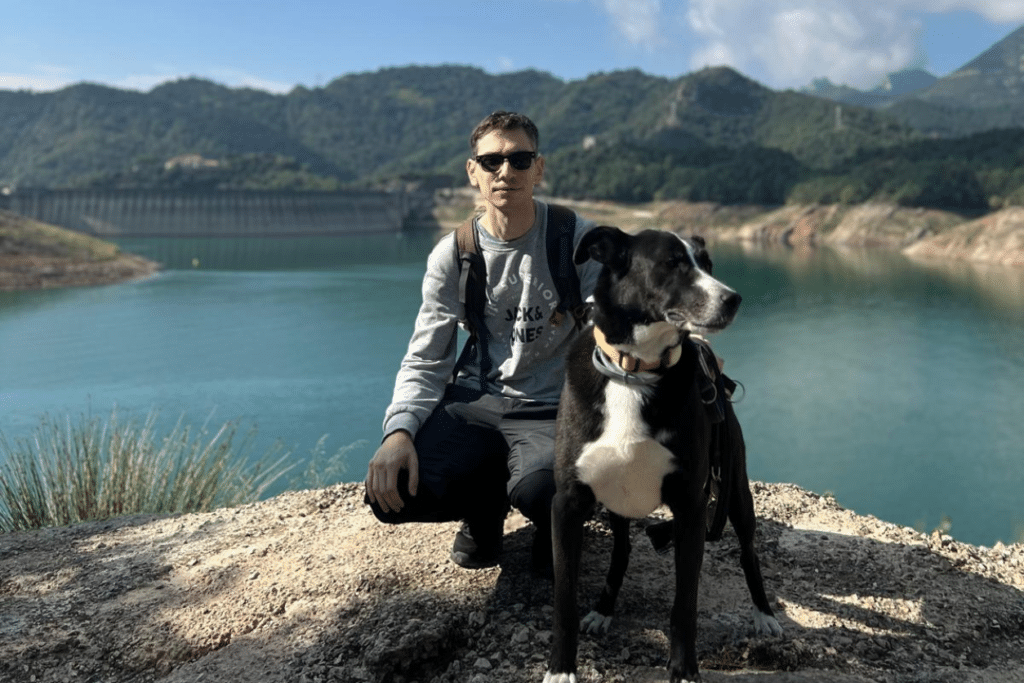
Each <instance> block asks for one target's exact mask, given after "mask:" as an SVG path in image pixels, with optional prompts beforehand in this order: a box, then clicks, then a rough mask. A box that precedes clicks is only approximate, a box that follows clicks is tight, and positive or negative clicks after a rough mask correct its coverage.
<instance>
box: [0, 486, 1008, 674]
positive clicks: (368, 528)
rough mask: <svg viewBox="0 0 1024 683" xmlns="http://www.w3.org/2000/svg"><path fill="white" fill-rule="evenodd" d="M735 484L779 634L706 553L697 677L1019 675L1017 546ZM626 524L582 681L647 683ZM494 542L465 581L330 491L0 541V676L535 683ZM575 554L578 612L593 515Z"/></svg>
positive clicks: (518, 576)
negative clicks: (614, 603)
mask: <svg viewBox="0 0 1024 683" xmlns="http://www.w3.org/2000/svg"><path fill="white" fill-rule="evenodd" d="M754 489H755V498H756V505H757V509H758V514H759V516H760V520H761V521H760V531H759V547H760V549H761V557H762V562H763V565H764V569H765V576H766V581H767V583H768V587H769V592H770V594H772V595H773V596H774V599H775V600H776V605H777V608H778V609H777V611H778V612H779V615H780V622H781V623H782V624H783V626H784V628H785V629H786V634H785V635H784V636H783V637H782V638H775V639H772V638H754V637H752V636H751V634H750V625H751V622H750V615H749V610H750V607H749V605H750V603H749V599H748V597H747V595H746V588H745V586H744V582H743V578H742V573H741V571H740V568H739V563H738V546H737V544H736V542H735V538H734V537H733V536H731V535H727V536H726V538H725V539H723V540H722V541H721V542H718V543H714V544H709V546H708V553H707V557H706V560H705V563H704V572H703V578H702V585H701V601H700V605H701V612H700V622H699V623H700V642H699V650H700V656H701V664H702V667H703V669H704V671H705V680H707V681H711V682H712V683H714V682H715V681H753V682H754V683H769V682H771V681H774V682H776V683H784V682H790V683H792V682H804V681H839V682H840V683H855V682H862V681H886V682H892V683H903V682H906V683H910V682H912V681H913V682H915V683H917V682H920V683H924V682H925V681H929V682H935V681H938V682H943V681H950V682H952V681H957V682H958V683H960V682H963V681H979V682H980V681H986V682H993V681H994V682H996V683H1006V682H1009V681H1024V592H1022V589H1024V546H1021V545H1013V546H997V547H996V548H991V549H987V548H977V547H973V546H969V545H964V544H961V543H958V542H955V541H953V540H952V539H950V538H949V537H944V536H940V535H931V536H926V535H922V534H920V533H918V532H915V531H913V530H910V529H906V528H901V527H897V526H894V525H892V524H888V523H885V522H882V521H879V520H877V519H874V518H870V517H860V516H857V515H855V514H853V513H852V512H849V511H845V510H843V509H841V508H839V507H838V506H837V505H836V504H835V503H834V502H833V501H832V500H830V499H828V498H822V497H819V496H817V495H814V494H811V493H808V492H806V491H804V490H801V489H799V488H797V487H795V486H791V485H784V484H783V485H775V484H773V485H765V484H755V485H754ZM657 514H660V513H657ZM640 526H641V524H637V525H634V555H633V562H632V563H631V566H630V569H629V573H628V575H627V578H626V584H625V585H624V587H623V593H622V598H621V603H620V614H619V618H618V619H617V621H616V623H615V624H614V625H613V628H612V632H611V633H610V634H608V635H607V636H604V637H599V638H595V637H584V638H582V639H581V652H580V671H581V674H582V676H581V680H583V681H622V682H626V681H628V682H630V683H632V682H634V681H662V680H665V675H664V669H663V668H662V667H663V664H664V660H665V656H666V652H667V640H666V631H667V627H668V606H669V602H670V601H671V598H672V589H671V577H672V565H671V560H669V559H668V558H665V557H662V556H659V555H656V554H655V553H654V552H653V551H652V550H651V548H650V546H649V544H648V543H647V540H646V537H645V536H644V534H643V532H642V531H641V529H640ZM507 530H508V535H507V537H506V552H505V555H504V557H503V560H502V564H501V566H500V567H496V568H494V569H487V570H480V571H468V570H464V569H461V568H459V567H457V566H455V565H453V564H451V563H450V562H449V561H448V559H447V556H448V551H449V549H450V544H451V541H452V538H453V536H454V533H455V531H456V525H454V524H440V525H407V526H403V527H387V526H383V525H381V524H379V523H377V522H376V520H374V519H373V517H372V516H371V515H370V514H369V512H368V511H367V510H366V509H365V507H364V506H363V505H362V503H361V491H360V487H359V486H358V485H353V484H348V485H339V486H335V487H332V488H328V489H324V490H318V491H308V492H297V493H286V494H283V495H281V496H278V497H277V498H273V499H271V500H267V501H264V502H260V503H257V504H253V505H250V506H246V507H243V508H238V509H233V510H219V511H216V512H212V513H207V514H195V515H182V516H172V517H132V518H124V519H119V520H115V521H110V522H100V523H90V524H83V525H79V526H75V527H70V528H59V529H48V530H40V531H35V532H27V533H17V534H11V535H5V536H0V680H2V681H11V682H17V683H20V682H23V681H24V682H29V681H37V682H40V683H43V682H56V681H73V682H77V681H81V682H96V683H98V682H100V681H102V682H104V683H112V682H118V681H157V680H159V681H167V682H172V681H173V682H182V683H184V682H186V681H188V682H190V683H192V682H194V681H200V680H201V681H207V682H210V683H214V682H219V683H237V682H240V681H254V682H255V681H260V682H261V683H273V682H276V681H281V682H284V681H289V682H309V683H313V682H315V681H391V682H394V683H401V682H404V683H411V682H413V681H418V682H419V683H430V682H432V681H438V682H440V681H451V682H453V683H454V682H455V681H459V682H466V681H469V682H471V683H479V682H483V681H487V682H498V683H504V682H509V683H511V682H517V683H518V682H520V681H540V680H541V679H542V677H543V673H544V669H545V660H546V657H547V652H548V645H549V643H550V639H551V633H550V622H551V608H550V602H551V584H550V582H548V581H543V580H535V579H533V578H531V577H530V575H529V572H528V571H527V566H528V560H529V546H530V540H531V538H532V529H531V528H529V526H528V525H526V526H525V527H524V526H523V524H522V520H521V519H516V518H514V517H513V518H510V519H509V522H508V525H507ZM587 539H588V549H587V551H586V552H587V557H586V559H585V567H586V568H585V573H584V576H583V580H582V590H583V591H584V597H583V598H582V600H583V602H584V604H586V603H589V602H590V601H591V600H592V599H594V597H596V594H597V592H598V591H599V589H600V586H601V585H602V582H603V574H604V571H605V569H606V566H607V561H608V553H609V552H610V538H609V537H608V533H607V527H606V526H604V524H603V523H602V522H601V520H600V519H598V520H596V521H595V522H593V523H592V524H591V525H590V526H589V527H588V531H587ZM756 672H769V673H767V674H764V675H756V676H755V675H754V674H755V673H756Z"/></svg>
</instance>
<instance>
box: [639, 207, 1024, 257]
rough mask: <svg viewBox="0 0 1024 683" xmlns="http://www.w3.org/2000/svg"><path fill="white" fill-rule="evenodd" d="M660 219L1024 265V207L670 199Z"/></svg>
mask: <svg viewBox="0 0 1024 683" xmlns="http://www.w3.org/2000/svg"><path fill="white" fill-rule="evenodd" d="M659 220H660V222H661V224H663V225H664V226H665V227H668V228H670V229H673V230H678V231H680V232H693V233H697V234H703V235H705V236H709V237H714V238H717V239H724V240H734V241H745V242H764V243H770V242H774V243H782V244H789V245H793V246H795V245H804V244H809V245H829V246H856V247H884V248H889V249H899V250H902V251H903V252H904V253H905V254H907V255H908V256H913V257H916V258H936V259H938V258H941V259H946V260H950V259H953V260H963V261H974V262H983V263H999V264H1005V265H1024V209H1022V208H1019V207H1011V208H1008V209H1003V210H1001V211H996V212H994V213H990V214H987V215H985V216H982V217H980V218H976V219H972V218H965V217H964V216H961V215H960V214H956V213H951V212H948V211H940V210H937V209H921V208H906V207H898V206H893V205H888V204H863V205H857V206H792V205H787V206H783V207H779V208H773V209H767V208H761V207H722V206H718V205H714V204H668V205H666V206H665V207H664V208H663V209H662V211H661V215H660V219H659Z"/></svg>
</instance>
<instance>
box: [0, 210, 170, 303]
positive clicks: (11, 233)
mask: <svg viewBox="0 0 1024 683" xmlns="http://www.w3.org/2000/svg"><path fill="white" fill-rule="evenodd" d="M160 268H161V266H160V264H158V263H155V262H153V261H150V260H148V259H145V258H142V257H141V256H135V255H134V254H126V253H123V252H121V250H120V249H119V248H118V247H117V245H115V244H112V243H110V242H106V241H104V240H101V239H98V238H96V237H91V236H89V235H84V234H81V233H75V232H72V231H70V230H65V229H63V228H59V227H57V226H53V225H48V224H46V223H40V222H39V221H35V220H32V219H30V218H26V217H24V216H20V215H18V214H15V213H11V212H10V211H0V292H17V291H31V290H38V289H58V288H65V287H94V286H99V285H108V284H115V283H119V282H126V281H129V280H136V279H139V278H143V277H147V276H150V275H152V274H154V273H156V272H158V271H159V270H160Z"/></svg>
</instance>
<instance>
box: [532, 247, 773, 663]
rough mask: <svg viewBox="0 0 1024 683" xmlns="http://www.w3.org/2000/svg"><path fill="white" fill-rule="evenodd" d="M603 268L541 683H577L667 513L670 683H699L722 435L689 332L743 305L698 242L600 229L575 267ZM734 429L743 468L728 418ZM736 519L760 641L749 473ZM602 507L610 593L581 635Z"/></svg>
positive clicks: (572, 446) (582, 365) (563, 421)
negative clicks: (637, 523) (644, 542)
mask: <svg viewBox="0 0 1024 683" xmlns="http://www.w3.org/2000/svg"><path fill="white" fill-rule="evenodd" d="M591 258H592V259H594V260H596V261H598V262H600V263H601V264H603V266H604V267H603V269H602V272H601V275H600V278H599V280H598V283H597V287H596V289H595V292H594V327H593V334H583V335H581V336H580V339H579V340H577V342H576V344H575V345H574V347H573V349H572V350H571V352H570V354H569V358H568V362H567V368H566V383H565V389H564V390H563V393H562V401H561V404H560V406H559V411H558V432H557V439H556V464H555V469H556V471H555V480H556V484H557V493H556V495H555V499H554V502H553V504H552V505H553V507H552V530H553V544H554V561H555V584H554V589H555V593H554V608H555V611H554V626H553V644H552V651H551V660H550V662H549V666H548V672H547V675H546V676H545V677H544V681H545V683H575V681H576V673H575V672H576V650H577V642H578V632H579V631H580V630H581V626H582V630H585V631H589V632H594V633H597V632H601V631H605V630H607V629H608V627H609V625H610V623H611V619H612V612H613V609H614V606H615V600H616V598H617V596H618V592H619V588H620V587H621V585H622V578H623V575H624V574H625V571H626V565H627V564H628V561H629V553H630V541H629V519H639V518H644V517H646V516H648V515H649V514H650V513H652V512H653V511H654V510H655V508H657V507H658V506H659V505H661V504H662V503H665V504H667V505H668V507H669V508H670V509H671V511H672V514H673V518H674V519H673V521H672V522H671V523H670V524H671V527H672V542H673V544H674V548H675V565H676V595H675V604H674V605H673V607H672V612H671V634H670V635H671V637H670V640H671V653H670V657H669V662H668V669H669V679H670V681H672V683H678V682H680V681H699V680H700V674H699V672H698V667H697V652H696V638H697V584H698V580H699V578H700V568H701V563H702V561H703V557H704V541H705V534H706V533H707V506H708V493H707V484H708V481H709V479H708V477H709V471H710V464H709V460H710V455H709V454H710V448H711V437H712V425H711V421H710V418H709V417H708V413H707V409H706V406H705V404H704V402H703V401H702V396H701V392H700V389H699V385H698V373H699V372H701V371H700V369H699V368H700V360H699V357H698V353H699V351H698V349H697V347H696V345H695V344H694V343H693V342H691V341H690V339H689V336H690V333H691V332H692V333H694V334H701V333H710V332H716V331H718V330H721V329H724V328H725V327H726V326H728V325H729V324H730V323H731V322H732V319H733V317H734V316H735V315H736V311H737V309H738V308H739V305H740V295H739V294H737V293H736V292H734V291H733V290H732V289H730V288H729V287H727V286H725V285H724V284H723V283H721V282H719V281H718V280H716V279H715V278H714V277H712V275H711V260H710V258H709V257H708V254H707V251H706V250H705V249H704V242H703V241H702V240H700V239H699V238H694V239H691V240H684V239H682V238H680V237H678V236H676V235H674V234H672V233H669V232H662V231H655V230H648V231H645V232H641V233H638V234H636V235H629V234H627V233H625V232H623V231H621V230H619V229H618V228H609V227H598V228H594V229H593V230H592V231H591V232H589V233H588V234H587V235H586V236H585V237H584V239H583V241H582V242H581V243H580V245H579V247H578V249H577V251H576V255H575V260H576V262H577V263H583V262H585V261H586V260H587V259H591ZM726 424H727V425H729V428H730V429H732V430H734V431H735V433H736V434H735V436H738V437H739V438H738V439H736V438H735V436H734V439H733V441H734V442H738V448H736V449H735V450H734V451H733V453H731V454H726V455H725V457H731V458H734V459H735V458H737V457H739V458H745V455H743V448H742V435H741V434H740V433H739V423H738V422H737V421H736V418H735V413H733V412H732V406H731V405H729V404H728V403H727V404H726ZM730 471H731V472H732V474H731V475H730V476H731V477H732V481H731V482H724V483H723V484H722V485H723V486H726V485H730V486H733V488H732V491H733V495H731V496H730V497H729V503H728V505H729V510H728V512H729V519H730V520H731V521H732V524H733V526H734V527H735V528H736V531H737V534H738V536H739V539H740V544H741V559H740V561H741V564H742V566H743V570H744V573H745V575H746V579H747V584H748V587H749V588H750V592H751V596H752V597H753V600H754V603H755V610H754V615H755V616H754V622H755V628H756V629H757V631H758V632H761V633H767V634H773V635H779V634H781V633H782V629H781V627H780V626H779V623H778V621H776V619H775V616H774V614H773V613H772V609H771V607H770V606H769V604H768V599H767V597H766V596H765V591H764V585H763V580H762V578H761V571H760V568H759V565H758V561H757V556H756V554H755V552H754V549H753V537H754V530H755V519H754V506H753V498H752V496H751V494H750V489H749V483H748V481H747V475H746V467H745V464H744V463H742V462H740V463H734V466H733V467H731V469H730ZM597 503H601V504H603V505H604V506H605V507H606V508H607V509H608V511H609V515H610V519H611V526H612V531H613V534H614V549H613V551H612V561H611V567H610V569H609V571H608V580H607V584H606V586H605V588H604V590H603V591H602V593H601V597H600V599H599V600H598V602H597V605H596V607H595V608H594V611H592V612H591V613H590V614H589V615H587V616H586V617H585V618H584V619H583V621H582V625H581V621H580V618H579V613H578V611H577V605H576V590H577V579H578V576H579V569H580V557H581V554H582V541H583V524H584V522H585V521H586V520H587V519H588V518H589V517H590V516H591V514H592V513H593V511H594V508H595V506H596V504H597Z"/></svg>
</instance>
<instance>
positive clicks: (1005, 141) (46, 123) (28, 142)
mask: <svg viewBox="0 0 1024 683" xmlns="http://www.w3.org/2000/svg"><path fill="white" fill-rule="evenodd" d="M495 109H513V110H518V111H523V112H526V113H528V114H529V115H530V116H531V117H532V118H534V120H535V121H536V122H537V124H538V126H539V127H540V130H541V134H542V139H541V151H542V152H543V153H545V154H546V155H547V156H548V158H549V162H550V163H549V166H548V174H547V180H548V183H549V188H548V189H549V191H550V192H552V193H553V194H558V195H563V196H568V197H578V198H584V197H587V198H606V199H615V200H620V201H644V200H649V199H652V198H677V199H693V200H708V201H717V202H724V203H745V202H757V203H783V202H786V201H791V200H796V199H799V200H800V201H865V200H868V199H889V200H895V201H899V202H902V203H908V204H914V203H923V204H926V205H935V206H946V207H954V208H964V209H976V208H979V207H984V206H989V205H1002V204H1003V203H1015V202H1019V201H1024V179H1022V178H1021V176H1020V174H1019V173H1017V170H1016V169H1017V168H1018V167H1020V166H1022V165H1024V164H1021V161H1022V159H1021V152H1022V150H1024V147H1022V141H1021V136H1020V134H1019V132H1018V131H1012V132H1005V133H986V134H984V135H980V136H975V137H971V138H963V139H957V140H955V141H950V140H942V139H934V136H926V135H923V134H922V133H921V132H919V131H918V130H916V129H915V128H913V127H911V126H909V125H906V124H905V123H899V122H898V120H897V119H896V118H894V117H893V116H892V115H891V114H890V113H888V112H886V111H878V110H875V109H871V108H865V107H857V106H851V105H846V104H839V103H836V102H833V101H830V100H826V99H822V98H818V97H813V96H810V95H807V94H801V93H796V92H792V91H786V92H776V91H773V90H770V89H768V88H766V87H764V86H762V85H760V84H758V83H756V82H754V81H752V80H750V79H748V78H746V77H744V76H743V75H742V74H739V73H737V72H735V71H733V70H731V69H728V68H714V69H704V70H702V71H699V72H695V73H692V74H689V75H686V76H683V77H681V78H677V79H668V78H663V77H657V76H651V75H648V74H644V73H642V72H639V71H623V72H614V73H600V74H594V75H592V76H590V77H588V78H586V79H582V80H578V81H570V82H565V81H562V80H560V79H557V78H555V77H553V76H551V75H549V74H545V73H540V72H536V71H523V72H517V73H509V74H501V75H491V74H488V73H486V72H484V71H482V70H480V69H476V68H471V67H464V66H433V67H425V66H418V67H404V68H391V69H383V70H381V71H377V72H372V73H360V74H350V75H346V76H343V77H340V78H338V79H336V80H334V81H332V82H331V83H329V84H328V85H326V86H325V87H323V88H315V89H308V88H296V89H294V90H293V91H292V92H290V93H288V94H287V95H274V94H270V93H266V92H262V91H257V90H250V89H231V88H227V87H223V86H220V85H217V84H214V83H211V82H208V81H204V80H200V79H186V80H181V81H177V82H173V83H167V84H164V85H162V86H159V87H157V88H154V89H153V90H151V91H150V92H148V93H140V92H135V91H127V90H117V89H114V88H109V87H104V86H99V85H93V84H79V85H75V86H72V87H69V88H65V89H64V90H60V91H57V92H53V93H27V92H10V91H0V186H13V187H29V186H44V187H83V186H89V187H163V188H175V189H182V188H202V189H217V188H221V189H229V188H231V189H238V188H262V189H274V188H281V189H284V188H287V189H318V190H323V189H335V188H338V187H344V186H371V185H381V184H384V183H388V182H390V181H392V180H394V179H395V178H399V177H401V178H405V179H409V178H410V177H413V178H415V177H431V178H432V182H434V183H441V184H444V183H446V182H448V183H454V184H461V183H462V182H464V181H463V173H464V172H463V166H464V163H465V159H466V156H467V154H468V151H469V150H468V146H467V137H468V133H469V131H470V130H471V129H472V127H473V125H474V124H475V123H476V122H477V121H479V120H480V119H481V118H482V117H483V116H484V115H486V114H487V113H489V112H491V111H493V110H495ZM183 154H191V155H200V156H201V157H202V158H204V159H208V160H210V161H211V163H210V164H205V165H199V166H189V165H181V164H177V165H174V164H171V165H168V164H166V162H167V160H169V159H173V158H175V157H178V156H180V155H183ZM445 178H447V180H445Z"/></svg>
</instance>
